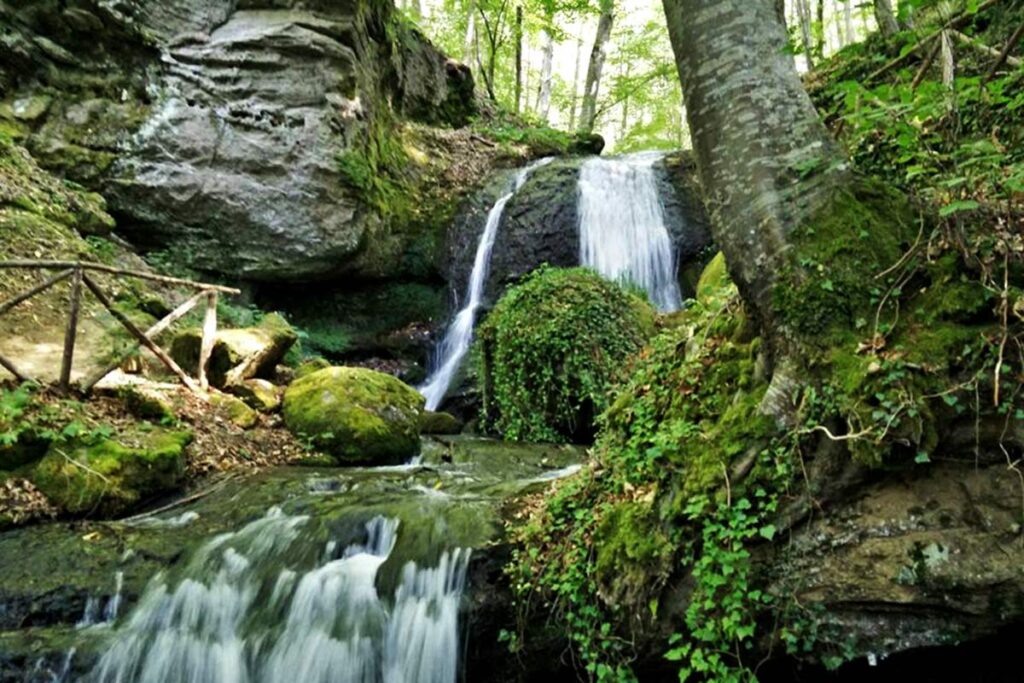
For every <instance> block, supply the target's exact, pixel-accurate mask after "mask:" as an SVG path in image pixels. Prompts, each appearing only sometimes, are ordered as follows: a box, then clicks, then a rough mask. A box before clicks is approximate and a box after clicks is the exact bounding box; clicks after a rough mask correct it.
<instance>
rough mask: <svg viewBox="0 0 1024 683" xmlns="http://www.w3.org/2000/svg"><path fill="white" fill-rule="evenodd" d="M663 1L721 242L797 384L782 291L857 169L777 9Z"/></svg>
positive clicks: (740, 0)
mask: <svg viewBox="0 0 1024 683" xmlns="http://www.w3.org/2000/svg"><path fill="white" fill-rule="evenodd" d="M663 2H664V6H665V12H666V15H667V19H668V29H669V37H670V39H671V42H672V47H673V51H674V52H675V57H676V65H677V67H678V70H679V75H680V80H681V82H682V85H683V95H684V99H685V102H686V112H687V119H688V121H689V128H690V137H691V139H692V142H693V149H694V152H695V154H696V158H697V164H698V170H699V174H700V179H701V184H702V186H703V188H704V192H705V198H706V202H707V205H708V208H709V211H710V214H711V218H712V226H713V231H714V236H715V240H716V242H717V244H718V245H719V247H720V248H721V249H722V251H723V252H724V253H725V257H726V261H727V263H728V265H729V272H730V274H731V275H732V277H733V280H734V281H735V282H736V284H737V286H738V287H739V288H740V293H741V295H742V296H743V299H744V301H745V302H746V304H747V305H748V306H749V307H750V308H751V309H752V311H753V312H754V313H755V315H756V317H757V319H758V321H759V323H760V325H761V329H762V331H763V332H764V334H765V340H766V341H767V342H768V345H769V350H770V352H771V354H772V356H773V359H774V362H775V364H776V365H775V368H776V375H773V386H774V385H775V381H776V378H777V377H776V376H779V377H781V378H783V379H782V380H781V381H782V383H783V385H785V384H786V382H787V379H785V378H787V377H788V381H794V380H795V378H796V376H797V371H796V370H795V368H796V367H799V364H796V365H794V364H793V363H790V362H787V359H791V358H793V357H796V358H799V357H800V355H799V354H800V352H799V348H800V341H799V340H797V339H793V334H792V332H791V331H790V330H787V323H786V318H785V316H784V315H780V314H779V313H778V312H777V310H776V306H777V300H774V299H773V294H774V293H775V292H774V285H775V284H776V282H777V279H778V278H780V277H784V275H783V273H786V272H792V265H793V261H794V260H795V259H796V256H795V255H794V254H793V253H792V250H791V249H790V247H791V246H792V239H791V238H792V235H793V232H794V231H795V230H796V229H797V228H798V227H799V226H801V225H804V224H805V223H806V222H807V221H809V220H810V219H811V218H812V217H814V216H817V215H820V214H821V212H822V211H823V209H824V208H825V207H826V206H830V205H831V202H832V197H833V196H834V193H835V189H836V188H837V187H840V186H842V185H843V184H844V183H846V182H847V180H848V173H847V171H846V168H847V167H846V164H845V159H844V157H843V155H842V153H841V152H840V151H839V147H838V145H837V144H836V143H835V141H834V140H833V139H832V138H831V136H830V135H829V133H828V131H827V130H826V128H825V126H824V124H823V123H822V121H821V119H820V118H819V117H818V114H817V112H816V111H815V109H814V106H813V105H812V104H811V100H810V98H809V97H808V95H807V92H806V91H805V90H804V88H803V84H802V82H801V80H800V76H799V75H798V74H797V72H796V69H794V68H793V65H792V61H791V60H789V59H788V57H787V55H786V51H785V49H784V48H785V45H786V40H787V37H786V33H785V29H784V27H783V25H782V24H780V23H779V21H778V18H777V15H776V11H775V3H774V0H719V1H718V2H714V3H707V2H703V1H702V0H663ZM824 267H825V266H823V268H824ZM823 277H827V275H825V276H823ZM779 363H785V366H786V367H788V368H789V369H790V371H789V372H785V371H783V372H780V366H779ZM769 393H770V394H771V391H770V392H769ZM768 401H769V399H768V398H767V397H766V402H768Z"/></svg>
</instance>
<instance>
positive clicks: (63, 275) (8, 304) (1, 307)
mask: <svg viewBox="0 0 1024 683" xmlns="http://www.w3.org/2000/svg"><path fill="white" fill-rule="evenodd" d="M73 272H75V271H74V269H72V268H69V269H68V270H65V271H63V272H60V273H57V274H56V275H54V276H53V277H51V278H50V279H49V280H47V281H46V282H41V283H40V284H38V285H36V286H35V287H33V288H32V289H29V290H26V291H24V292H22V293H21V294H18V295H17V296H15V297H14V298H13V299H8V300H7V301H5V302H4V303H2V304H0V315H3V314H4V313H6V312H7V311H9V310H11V309H12V308H14V307H15V306H17V305H18V304H20V303H21V302H22V301H25V300H27V299H31V298H32V297H34V296H35V295H36V294H41V293H42V292H45V291H46V290H48V289H49V288H50V287H53V286H54V285H55V284H57V283H58V282H60V281H61V280H66V279H67V278H69V277H71V274H72V273H73Z"/></svg>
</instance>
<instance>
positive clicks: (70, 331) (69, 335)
mask: <svg viewBox="0 0 1024 683" xmlns="http://www.w3.org/2000/svg"><path fill="white" fill-rule="evenodd" d="M82 277H83V273H82V269H81V268H75V270H74V274H73V275H72V276H71V301H70V308H69V310H68V326H67V330H66V331H65V332H64V356H63V358H62V359H61V363H60V390H61V391H63V392H66V391H67V390H68V389H69V388H70V386H71V364H72V363H73V362H74V357H75V337H76V335H77V334H78V306H79V303H80V302H81V300H82Z"/></svg>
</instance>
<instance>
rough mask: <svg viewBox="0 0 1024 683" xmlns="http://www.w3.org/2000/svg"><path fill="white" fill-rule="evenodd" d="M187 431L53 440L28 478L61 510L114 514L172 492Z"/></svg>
mask: <svg viewBox="0 0 1024 683" xmlns="http://www.w3.org/2000/svg"><path fill="white" fill-rule="evenodd" d="M191 441H192V434H191V433H190V432H187V431H170V430H166V429H160V428H154V429H149V430H143V429H141V428H134V429H130V430H128V431H125V432H122V433H121V434H118V435H116V436H114V437H111V438H109V439H101V440H98V441H83V442H79V443H71V444H55V445H53V446H51V447H50V450H49V451H48V452H47V454H46V456H45V457H44V458H43V459H42V460H41V461H40V462H39V464H38V465H36V467H35V470H34V471H33V473H32V475H31V481H32V483H33V484H35V485H36V487H37V488H38V489H39V490H40V491H42V493H43V494H44V495H45V496H46V497H47V498H49V499H50V501H51V502H52V503H53V504H54V505H55V506H57V507H58V508H59V509H60V510H61V511H62V512H64V513H66V514H68V515H73V516H81V515H91V514H96V515H99V516H103V517H115V516H118V515H121V514H124V513H125V512H127V511H129V510H131V509H132V507H134V506H135V505H137V504H138V503H140V502H144V501H146V500H147V499H150V498H152V497H154V496H156V495H158V494H161V493H166V492H168V491H173V490H174V489H175V488H176V487H177V486H178V485H179V484H180V483H181V482H182V479H183V478H184V475H185V449H186V447H187V446H188V445H189V443H190V442H191Z"/></svg>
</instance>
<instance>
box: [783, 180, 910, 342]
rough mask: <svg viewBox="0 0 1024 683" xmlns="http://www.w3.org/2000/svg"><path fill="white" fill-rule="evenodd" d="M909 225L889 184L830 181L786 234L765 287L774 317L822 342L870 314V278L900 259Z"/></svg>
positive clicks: (905, 208) (906, 207)
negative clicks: (788, 244) (828, 192)
mask: <svg viewBox="0 0 1024 683" xmlns="http://www.w3.org/2000/svg"><path fill="white" fill-rule="evenodd" d="M916 227H917V226H916V216H914V214H913V212H912V210H911V207H910V204H909V202H908V201H907V199H906V197H905V196H904V195H903V194H901V193H900V192H898V191H896V190H894V189H892V188H891V187H888V186H886V185H883V184H882V183H880V182H878V181H873V180H869V179H855V180H853V181H852V182H851V183H849V184H848V185H847V184H844V185H843V186H841V187H838V188H836V189H834V190H833V196H832V198H831V201H829V202H827V203H826V205H825V206H824V207H823V208H822V209H821V210H820V211H818V212H817V214H816V215H814V216H812V217H811V218H810V219H809V220H807V221H806V222H805V223H804V224H803V225H802V226H801V227H799V228H797V230H796V231H795V232H794V234H793V235H792V244H793V247H792V252H793V256H792V258H790V259H789V262H790V263H791V264H792V265H790V266H787V267H786V268H784V269H783V270H782V272H780V273H779V274H778V275H777V276H776V279H777V282H778V284H777V285H776V286H775V287H774V288H773V298H774V301H773V305H774V307H775V309H776V311H777V314H778V315H779V317H780V318H781V320H782V322H783V323H784V324H785V325H786V326H787V327H788V328H789V329H790V330H792V333H793V334H795V335H798V337H799V338H800V339H802V340H805V341H806V342H809V343H812V344H816V345H819V346H824V347H827V346H831V345H832V344H833V343H834V341H835V338H834V336H835V335H842V334H843V333H845V332H846V331H848V330H851V329H853V328H854V326H855V325H856V323H857V321H858V320H868V319H870V318H871V317H872V316H873V313H874V310H875V308H876V307H877V301H876V297H877V296H878V295H877V292H876V290H877V287H873V286H872V284H871V283H874V282H876V276H877V275H879V274H880V273H882V272H883V271H885V270H886V269H887V268H889V267H890V266H893V265H895V264H896V263H897V262H898V261H899V260H900V258H901V257H902V256H903V254H904V253H905V251H906V249H907V248H908V247H909V246H910V245H911V242H912V241H913V238H914V233H915V231H916Z"/></svg>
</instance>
